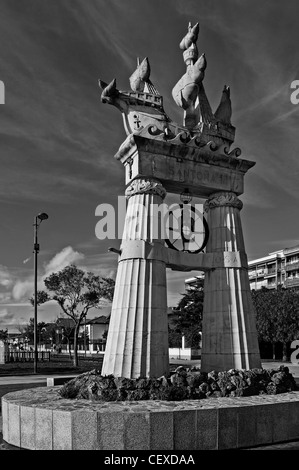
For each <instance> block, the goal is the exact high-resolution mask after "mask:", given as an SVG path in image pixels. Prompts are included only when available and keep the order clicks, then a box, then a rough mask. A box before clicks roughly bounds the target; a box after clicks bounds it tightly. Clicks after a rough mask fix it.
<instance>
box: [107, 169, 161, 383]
mask: <svg viewBox="0 0 299 470" xmlns="http://www.w3.org/2000/svg"><path fill="white" fill-rule="evenodd" d="M165 195H166V191H165V189H164V188H163V186H162V184H161V183H160V182H159V181H157V180H155V179H153V178H147V179H136V180H134V181H133V182H132V183H131V184H130V185H129V187H128V188H127V190H126V196H127V197H128V198H129V201H128V207H127V213H126V222H125V227H124V235H123V241H122V246H121V251H122V253H121V255H120V259H119V264H118V270H117V277H116V284H115V293H114V298H113V304H112V311H111V318H110V324H109V332H108V337H107V344H106V351H105V356H104V362H103V368H102V375H108V374H113V375H114V376H116V377H127V378H138V377H159V376H161V375H165V374H168V371H169V353H168V324H167V291H166V264H165V262H164V261H163V258H162V257H161V256H159V253H160V252H161V249H162V247H163V245H164V241H163V242H162V240H161V238H159V237H158V238H156V237H157V232H156V230H155V228H156V226H155V224H156V222H157V221H156V220H155V219H154V218H153V217H152V207H153V204H157V205H160V204H161V203H162V202H163V198H164V197H165ZM145 244H147V245H148V246H150V247H151V256H150V257H147V256H146V254H145V252H144V250H143V249H142V247H144V246H145Z"/></svg>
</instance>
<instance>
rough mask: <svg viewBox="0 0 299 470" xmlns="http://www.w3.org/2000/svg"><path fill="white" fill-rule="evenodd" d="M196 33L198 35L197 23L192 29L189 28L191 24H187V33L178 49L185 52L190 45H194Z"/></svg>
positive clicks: (196, 37)
mask: <svg viewBox="0 0 299 470" xmlns="http://www.w3.org/2000/svg"><path fill="white" fill-rule="evenodd" d="M198 33H199V23H196V25H194V26H193V27H192V26H191V23H189V25H188V33H187V34H186V36H184V37H183V39H182V40H181V42H180V48H181V49H183V50H186V49H188V48H189V47H190V46H191V45H192V44H195V43H196V41H197V39H198Z"/></svg>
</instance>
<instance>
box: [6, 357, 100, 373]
mask: <svg viewBox="0 0 299 470" xmlns="http://www.w3.org/2000/svg"><path fill="white" fill-rule="evenodd" d="M102 363H103V358H102V356H86V358H85V357H84V356H82V355H79V365H78V367H74V365H73V360H72V359H71V358H70V357H69V356H68V355H66V354H53V355H51V360H50V361H39V362H38V363H37V374H40V375H44V374H74V373H75V374H81V373H83V372H88V371H90V370H92V369H101V368H102ZM33 373H34V364H33V362H32V361H30V362H9V363H6V364H0V377H5V376H11V375H32V374H33Z"/></svg>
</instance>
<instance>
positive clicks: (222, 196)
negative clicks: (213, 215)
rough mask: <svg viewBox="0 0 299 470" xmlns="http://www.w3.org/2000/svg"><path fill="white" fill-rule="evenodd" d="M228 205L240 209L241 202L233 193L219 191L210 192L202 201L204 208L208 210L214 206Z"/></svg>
mask: <svg viewBox="0 0 299 470" xmlns="http://www.w3.org/2000/svg"><path fill="white" fill-rule="evenodd" d="M222 206H229V207H234V208H236V209H239V210H241V209H242V207H243V202H242V201H241V200H240V199H239V198H238V197H237V195H236V194H235V193H232V192H227V191H221V192H217V193H214V194H212V195H211V196H210V197H209V198H208V199H207V200H206V202H205V203H204V210H205V212H208V211H209V210H210V209H214V208H216V207H222Z"/></svg>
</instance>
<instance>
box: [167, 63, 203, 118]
mask: <svg viewBox="0 0 299 470" xmlns="http://www.w3.org/2000/svg"><path fill="white" fill-rule="evenodd" d="M206 66H207V61H206V57H205V54H202V55H201V56H200V57H199V59H197V61H196V62H195V64H194V65H190V66H189V67H188V68H187V71H186V73H185V74H184V75H183V76H182V78H181V79H180V80H179V81H178V82H177V84H176V85H175V86H174V87H173V89H172V96H173V99H174V101H175V102H176V104H177V105H178V106H180V107H181V108H183V109H185V110H186V109H188V108H189V107H190V106H192V105H193V104H194V102H195V100H196V97H197V95H198V92H199V87H200V84H201V82H202V80H203V79H204V72H205V69H206Z"/></svg>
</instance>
